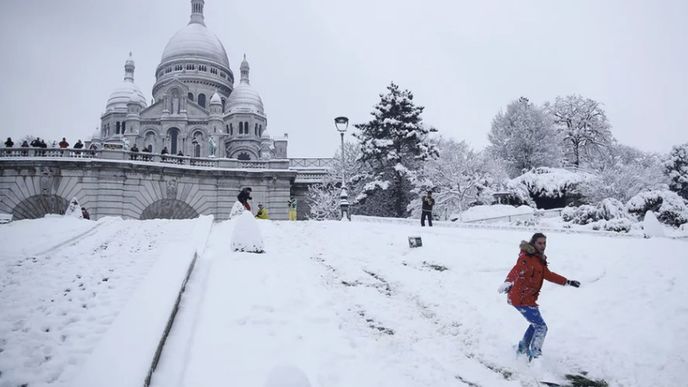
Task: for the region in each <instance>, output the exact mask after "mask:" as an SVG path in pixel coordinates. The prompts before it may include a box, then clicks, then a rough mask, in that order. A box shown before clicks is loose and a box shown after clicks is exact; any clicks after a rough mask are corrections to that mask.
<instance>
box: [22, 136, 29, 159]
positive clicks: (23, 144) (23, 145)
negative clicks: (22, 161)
mask: <svg viewBox="0 0 688 387" xmlns="http://www.w3.org/2000/svg"><path fill="white" fill-rule="evenodd" d="M21 147H22V148H28V147H29V142H28V141H26V140H24V142H22V144H21ZM21 154H22V156H28V155H29V151H27V150H22V153H21Z"/></svg>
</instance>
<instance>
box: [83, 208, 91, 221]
mask: <svg viewBox="0 0 688 387" xmlns="http://www.w3.org/2000/svg"><path fill="white" fill-rule="evenodd" d="M81 216H83V217H84V219H91V214H89V213H88V210H87V209H86V207H81Z"/></svg>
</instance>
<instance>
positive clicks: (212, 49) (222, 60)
mask: <svg viewBox="0 0 688 387" xmlns="http://www.w3.org/2000/svg"><path fill="white" fill-rule="evenodd" d="M182 58H198V59H206V60H210V61H212V62H215V63H217V64H220V65H222V66H224V67H226V68H229V59H227V51H225V48H224V46H222V42H220V39H218V38H217V36H215V34H213V33H212V32H210V31H209V30H208V28H207V27H206V26H205V25H204V24H202V23H198V22H194V21H193V20H192V21H191V22H190V23H189V24H188V25H187V26H186V27H184V28H182V29H181V30H179V31H178V32H177V33H176V34H174V36H172V38H171V39H170V41H169V42H168V43H167V46H165V50H164V51H163V52H162V59H161V60H160V63H165V62H167V61H170V60H173V59H182Z"/></svg>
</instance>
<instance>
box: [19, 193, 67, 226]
mask: <svg viewBox="0 0 688 387" xmlns="http://www.w3.org/2000/svg"><path fill="white" fill-rule="evenodd" d="M67 206H69V200H67V199H65V198H63V197H62V196H58V195H45V194H39V195H33V196H30V197H28V198H26V199H24V200H22V201H21V202H19V204H17V206H16V207H14V209H13V210H12V215H13V217H14V219H15V220H20V219H37V218H42V217H44V216H45V215H46V214H60V215H64V213H65V210H66V209H67Z"/></svg>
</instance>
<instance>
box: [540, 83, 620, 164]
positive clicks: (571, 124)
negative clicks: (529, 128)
mask: <svg viewBox="0 0 688 387" xmlns="http://www.w3.org/2000/svg"><path fill="white" fill-rule="evenodd" d="M545 111H546V112H547V113H549V114H550V115H551V117H552V120H553V122H554V125H555V128H556V129H557V130H558V131H559V132H560V134H561V138H562V141H563V143H562V144H563V148H564V153H565V155H566V158H567V160H569V161H570V162H571V163H573V165H575V166H577V167H578V166H580V165H581V163H582V162H585V161H587V160H588V159H590V158H591V157H594V156H595V155H597V154H599V153H600V152H603V151H604V150H605V149H606V148H608V147H609V146H610V145H611V144H612V140H613V138H612V132H611V131H610V130H609V128H610V125H609V121H608V120H607V115H606V114H605V112H604V110H603V109H602V106H601V104H600V103H599V102H597V101H595V100H592V99H590V98H583V97H582V96H580V95H568V96H566V97H564V98H562V97H557V98H556V100H555V101H554V104H549V103H546V104H545Z"/></svg>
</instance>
